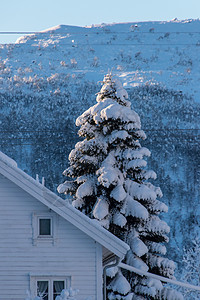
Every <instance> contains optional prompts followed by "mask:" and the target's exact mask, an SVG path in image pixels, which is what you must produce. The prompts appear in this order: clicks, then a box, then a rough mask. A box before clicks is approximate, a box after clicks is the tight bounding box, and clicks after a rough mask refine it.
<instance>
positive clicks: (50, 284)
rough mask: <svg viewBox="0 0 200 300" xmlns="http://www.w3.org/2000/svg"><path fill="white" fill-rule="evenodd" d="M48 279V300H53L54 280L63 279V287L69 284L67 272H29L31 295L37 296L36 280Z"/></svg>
mask: <svg viewBox="0 0 200 300" xmlns="http://www.w3.org/2000/svg"><path fill="white" fill-rule="evenodd" d="M38 281H48V293H49V295H48V298H49V299H48V300H53V283H54V281H64V289H68V288H70V286H71V276H69V275H67V274H65V275H64V274H60V273H59V274H30V291H31V295H32V296H33V297H36V296H37V282H38Z"/></svg>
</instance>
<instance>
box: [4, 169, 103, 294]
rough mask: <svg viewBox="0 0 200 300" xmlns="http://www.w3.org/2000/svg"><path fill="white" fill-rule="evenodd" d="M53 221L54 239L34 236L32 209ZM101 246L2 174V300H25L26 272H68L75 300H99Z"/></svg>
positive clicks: (28, 285) (38, 273) (46, 273)
mask: <svg viewBox="0 0 200 300" xmlns="http://www.w3.org/2000/svg"><path fill="white" fill-rule="evenodd" d="M41 212H42V213H43V212H44V213H45V212H49V213H50V214H52V215H54V217H55V218H54V220H56V230H55V239H54V240H53V241H52V240H50V241H45V240H41V241H38V240H37V239H36V240H34V238H33V237H34V230H33V227H34V213H36V214H37V213H41ZM101 255H102V254H101V246H100V245H99V244H98V243H96V242H95V241H94V240H93V239H91V238H90V237H88V236H87V235H86V234H84V233H83V232H82V231H80V230H79V229H77V228H76V227H75V226H74V225H72V224H71V223H69V222H68V221H66V220H65V219H63V218H62V217H60V216H58V215H56V214H55V213H53V212H50V211H49V209H48V208H47V207H46V206H45V205H43V204H42V203H40V202H39V201H38V200H36V199H35V198H33V197H32V196H30V195H29V194H28V193H26V192H25V191H24V190H22V189H21V188H19V187H18V186H17V185H15V184H14V183H12V182H11V181H10V180H8V179H6V178H5V177H3V176H2V175H0V299H1V300H8V299H9V300H17V299H20V300H24V299H25V298H26V290H29V289H30V275H32V276H34V275H35V276H37V275H38V276H39V275H48V274H49V275H52V276H54V275H59V274H60V275H63V276H64V275H65V276H69V277H70V280H71V286H72V288H77V289H79V290H80V292H79V295H78V296H77V299H83V300H84V299H86V297H89V296H90V297H91V299H92V300H97V299H98V300H100V299H101V272H102V267H101Z"/></svg>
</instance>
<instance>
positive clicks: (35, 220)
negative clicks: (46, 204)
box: [32, 212, 58, 246]
mask: <svg viewBox="0 0 200 300" xmlns="http://www.w3.org/2000/svg"><path fill="white" fill-rule="evenodd" d="M40 219H51V235H39V220H40ZM57 229H58V215H57V214H55V213H54V212H34V213H33V214H32V231H33V245H34V246H37V244H38V243H40V242H50V243H52V244H53V245H54V244H55V243H56V241H57Z"/></svg>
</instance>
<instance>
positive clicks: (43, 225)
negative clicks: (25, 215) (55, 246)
mask: <svg viewBox="0 0 200 300" xmlns="http://www.w3.org/2000/svg"><path fill="white" fill-rule="evenodd" d="M38 236H41V237H44V236H52V219H51V218H40V217H39V218H38Z"/></svg>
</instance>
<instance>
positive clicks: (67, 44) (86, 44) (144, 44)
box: [14, 41, 200, 48]
mask: <svg viewBox="0 0 200 300" xmlns="http://www.w3.org/2000/svg"><path fill="white" fill-rule="evenodd" d="M44 43H45V41H44ZM14 45H15V46H21V45H24V43H19V44H14ZM50 45H51V46H60V45H61V46H70V47H74V48H77V47H78V46H196V47H200V42H199V43H195V44H192V43H184V44H173V43H167V44H166V43H165V44H159V43H157V44H155V43H98V44H97V43H96V44H95V43H77V44H76V43H62V42H61V43H60V44H59V43H58V44H51V43H49V44H48V46H50ZM35 46H40V47H41V46H42V44H37V45H35ZM45 48H46V47H45Z"/></svg>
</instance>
